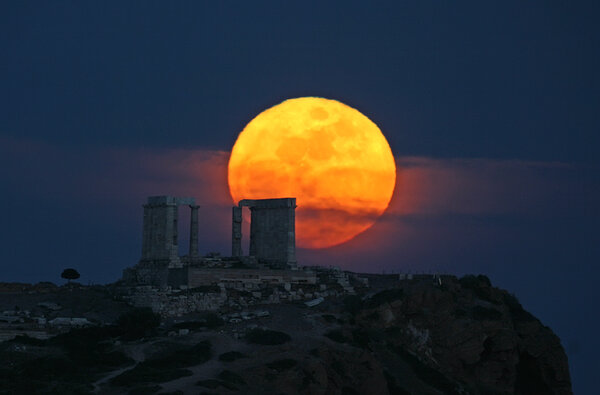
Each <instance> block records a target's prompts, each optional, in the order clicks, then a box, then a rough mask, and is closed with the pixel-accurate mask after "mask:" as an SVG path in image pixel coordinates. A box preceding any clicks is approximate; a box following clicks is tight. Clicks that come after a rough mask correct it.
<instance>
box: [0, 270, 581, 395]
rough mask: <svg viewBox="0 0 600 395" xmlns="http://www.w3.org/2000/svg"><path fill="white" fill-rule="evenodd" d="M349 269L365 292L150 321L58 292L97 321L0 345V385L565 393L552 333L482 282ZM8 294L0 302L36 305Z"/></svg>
mask: <svg viewBox="0 0 600 395" xmlns="http://www.w3.org/2000/svg"><path fill="white" fill-rule="evenodd" d="M361 276H363V277H367V278H368V280H369V284H370V287H368V288H361V289H357V293H356V295H346V296H340V297H337V298H328V299H326V300H325V301H324V302H323V303H320V304H318V305H316V306H313V307H307V306H306V305H305V304H304V303H302V302H299V301H294V302H286V303H280V304H271V305H262V306H260V312H261V313H256V312H255V313H252V312H251V313H249V314H245V315H243V314H242V315H240V314H239V313H235V312H233V311H222V312H215V313H195V314H191V315H188V316H184V317H177V318H175V319H163V321H162V322H161V323H160V325H158V323H159V317H158V316H155V315H154V314H152V313H151V312H149V311H148V310H144V309H133V308H132V307H127V306H126V305H124V304H123V302H120V301H118V300H115V297H114V295H113V294H112V291H111V290H112V288H111V287H106V288H105V289H103V290H102V291H100V290H99V289H98V288H97V287H96V288H95V289H94V290H91V289H87V290H86V289H85V287H80V288H77V289H75V290H70V291H65V289H64V287H60V288H58V289H57V290H55V291H48V292H45V293H44V297H43V299H44V300H45V301H47V302H52V300H53V295H56V297H57V298H60V300H61V302H62V303H63V304H68V303H69V296H68V295H69V294H71V295H72V297H71V299H73V300H74V301H75V300H79V299H78V298H83V297H84V296H85V298H87V299H85V300H86V302H85V303H82V302H81V301H79V302H77V303H75V302H74V303H71V305H70V306H69V307H68V308H69V309H70V311H69V313H70V314H74V315H78V316H82V317H85V316H86V306H85V305H86V303H92V302H90V301H93V306H94V308H93V314H94V317H96V320H95V321H94V322H96V324H97V325H95V326H89V327H87V328H81V329H72V330H71V331H70V332H66V330H63V331H59V332H64V333H63V334H60V335H58V336H55V337H52V338H49V339H46V340H43V339H42V340H38V339H32V338H30V337H25V336H19V337H17V338H15V339H14V340H11V341H6V342H3V343H0V358H1V359H2V361H5V363H4V364H3V366H2V368H0V393H2V391H4V392H3V393H36V392H39V393H48V392H52V391H54V392H56V393H90V392H96V393H108V394H110V393H114V394H126V393H183V394H198V393H238V392H241V393H246V394H265V393H289V394H294V393H299V394H510V393H516V394H571V393H572V391H571V384H570V378H569V367H568V363H567V358H566V355H565V352H564V350H563V348H562V346H561V344H560V340H559V339H558V337H557V336H556V335H554V333H553V332H552V331H551V330H550V329H549V328H548V327H545V326H544V325H543V324H542V323H540V322H539V320H537V319H536V318H535V317H534V316H532V315H531V314H529V313H528V312H526V311H525V310H524V309H523V308H522V307H521V305H520V304H519V302H518V301H517V299H516V298H515V297H514V296H512V295H510V294H509V293H507V292H506V291H503V290H500V289H498V288H495V287H493V286H492V285H491V284H490V283H489V280H488V279H487V278H486V277H484V276H466V277H463V278H461V279H457V278H455V277H452V276H444V277H443V278H435V279H434V278H432V277H423V278H415V279H412V280H404V281H399V280H398V278H397V276H379V275H361ZM92 293H93V295H92ZM17 294H18V292H17V291H14V290H13V292H10V293H7V292H5V293H2V294H0V303H2V305H4V306H6V305H10V301H11V300H19V301H20V303H21V304H22V305H23V306H27V303H28V302H27V300H29V299H35V300H36V301H37V300H41V299H42V298H41V297H40V296H39V294H36V293H28V292H21V293H20V294H18V295H17ZM65 295H67V296H65ZM90 295H92V296H90ZM102 298H104V299H102ZM36 303H37V302H36ZM32 306H33V305H32ZM32 308H33V307H32ZM102 308H106V309H108V310H110V311H111V312H112V313H109V312H106V313H105V314H103V313H102V312H101V311H100V310H102ZM78 309H79V310H78ZM117 310H118V311H119V314H121V313H122V314H121V318H120V319H114V318H113V321H114V323H113V324H109V323H108V321H109V318H110V317H114V316H115V311H117ZM266 312H268V314H266ZM53 314H55V315H56V314H59V313H57V312H55V313H53ZM100 317H106V318H105V320H107V321H105V322H104V325H100V324H99V321H100V319H99V318H100ZM92 318H93V317H92ZM92 318H90V321H93V320H92ZM102 321H104V320H102ZM12 325H13V327H14V325H18V324H12Z"/></svg>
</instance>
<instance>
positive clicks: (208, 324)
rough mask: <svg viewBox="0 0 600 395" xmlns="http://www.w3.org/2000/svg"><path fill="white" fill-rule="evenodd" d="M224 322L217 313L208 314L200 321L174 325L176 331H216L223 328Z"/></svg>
mask: <svg viewBox="0 0 600 395" xmlns="http://www.w3.org/2000/svg"><path fill="white" fill-rule="evenodd" d="M223 324H224V321H223V319H222V318H221V317H219V315H218V314H216V313H206V314H204V316H202V317H201V318H200V319H199V320H198V321H185V322H178V323H176V324H173V328H174V329H190V330H193V329H201V328H207V329H214V328H218V327H220V326H223Z"/></svg>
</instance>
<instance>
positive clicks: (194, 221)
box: [190, 205, 200, 258]
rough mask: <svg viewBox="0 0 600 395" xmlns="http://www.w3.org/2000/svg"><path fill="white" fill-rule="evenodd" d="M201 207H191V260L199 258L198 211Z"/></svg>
mask: <svg viewBox="0 0 600 395" xmlns="http://www.w3.org/2000/svg"><path fill="white" fill-rule="evenodd" d="M199 208H200V206H196V205H190V209H191V212H190V214H191V217H190V258H197V257H198V209H199Z"/></svg>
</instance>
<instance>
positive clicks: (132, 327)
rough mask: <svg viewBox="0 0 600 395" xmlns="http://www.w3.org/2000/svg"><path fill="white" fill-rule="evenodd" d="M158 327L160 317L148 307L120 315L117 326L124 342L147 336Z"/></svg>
mask: <svg viewBox="0 0 600 395" xmlns="http://www.w3.org/2000/svg"><path fill="white" fill-rule="evenodd" d="M158 325H160V315H158V314H156V313H154V312H153V311H152V309H150V308H149V307H139V308H135V309H133V310H131V311H130V312H128V313H125V314H123V315H121V316H120V317H119V318H118V319H117V326H118V327H119V329H120V330H121V331H122V334H123V335H122V336H123V338H124V339H125V340H135V339H140V338H142V337H144V336H147V335H148V334H149V333H151V332H152V330H154V329H155V328H156V327H158Z"/></svg>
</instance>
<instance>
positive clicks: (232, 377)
mask: <svg viewBox="0 0 600 395" xmlns="http://www.w3.org/2000/svg"><path fill="white" fill-rule="evenodd" d="M217 377H218V378H219V379H221V380H222V381H224V382H225V383H229V384H233V385H244V384H246V381H244V379H243V378H242V376H240V375H239V374H237V373H234V372H232V371H230V370H223V371H222V372H221V373H219V374H218V376H217Z"/></svg>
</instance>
